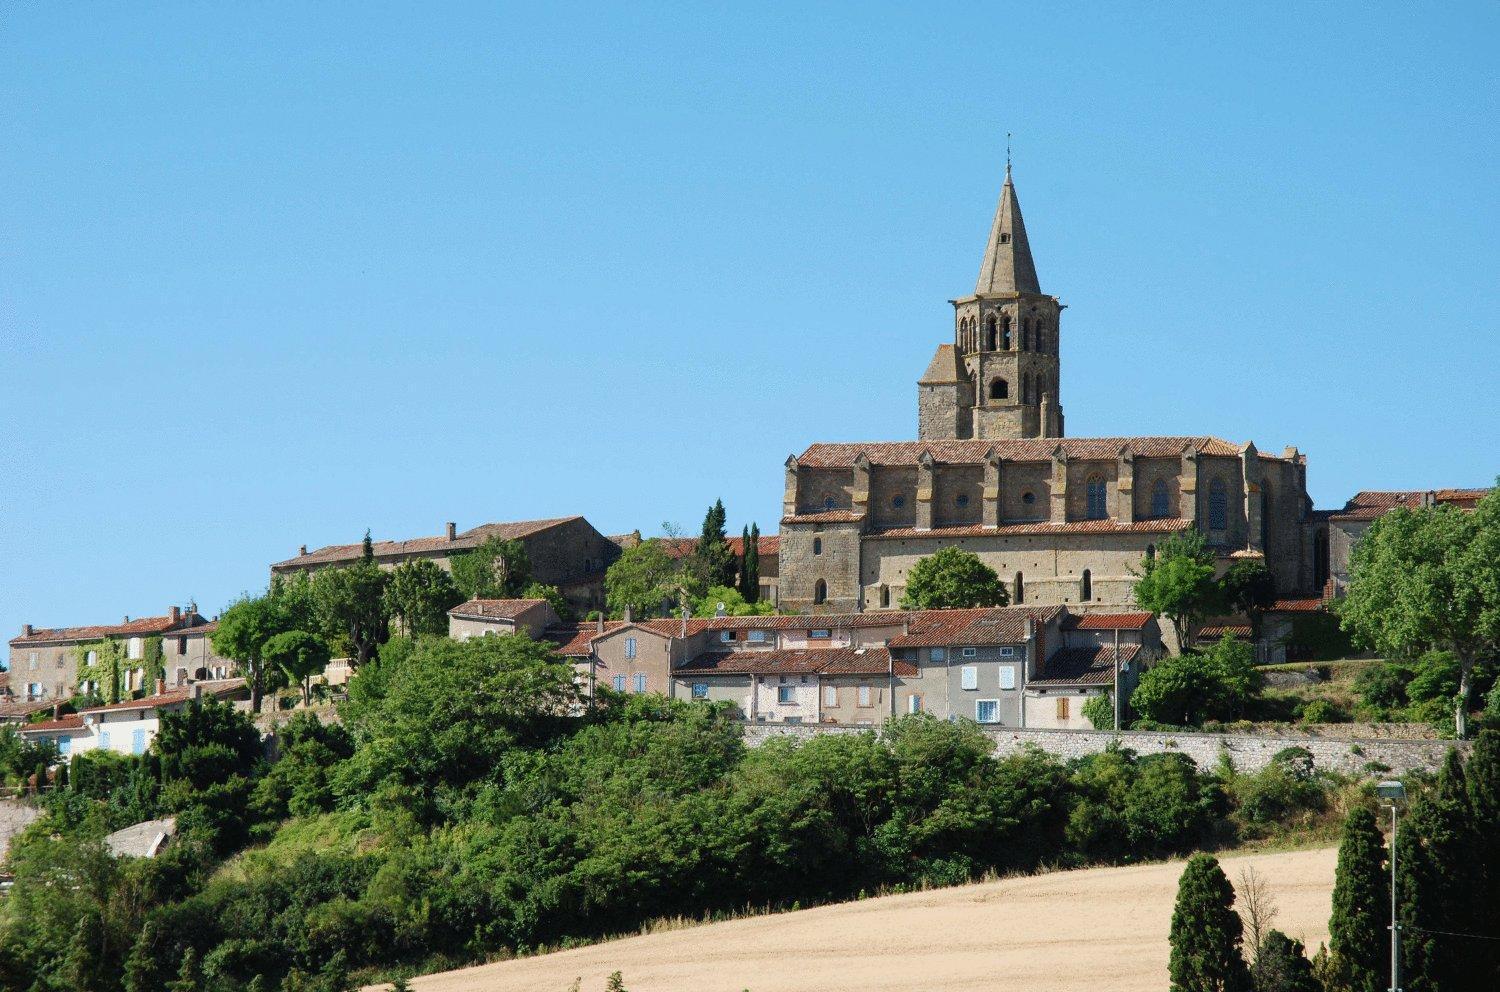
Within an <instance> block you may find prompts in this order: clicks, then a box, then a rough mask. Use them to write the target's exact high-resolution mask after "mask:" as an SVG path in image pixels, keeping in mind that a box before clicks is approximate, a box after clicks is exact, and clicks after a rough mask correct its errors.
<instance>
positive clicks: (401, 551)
mask: <svg viewBox="0 0 1500 992" xmlns="http://www.w3.org/2000/svg"><path fill="white" fill-rule="evenodd" d="M582 519H583V518H582V517H579V516H572V517H554V518H552V519H549V520H518V521H514V522H511V523H498V524H480V525H479V526H478V527H475V528H473V529H471V530H466V531H464V532H463V533H462V534H459V535H457V536H456V537H454V539H453V540H451V541H450V540H448V536H447V535H446V534H439V535H437V536H436V537H414V538H410V539H408V540H405V541H375V542H373V544H372V545H371V549H372V550H373V551H374V553H375V557H377V558H384V557H390V556H393V555H416V554H431V553H436V552H439V551H470V550H472V549H474V548H477V547H479V546H480V545H481V544H483V543H484V542H485V539H486V538H489V537H500V538H503V539H504V540H507V541H518V540H520V539H522V538H525V537H530V536H531V535H533V534H540V533H541V532H542V531H544V530H551V529H552V528H553V527H557V526H559V525H560V524H565V523H568V522H570V521H573V520H582ZM363 554H364V542H359V543H357V544H330V545H328V546H327V547H322V548H318V549H317V550H316V551H309V552H308V553H307V554H305V555H297V556H296V557H295V558H288V559H287V560H285V561H278V562H276V563H275V564H274V565H272V566H271V568H273V569H277V568H302V567H306V566H311V565H326V564H330V563H332V562H341V561H354V560H356V559H358V558H359V557H360V556H361V555H363Z"/></svg>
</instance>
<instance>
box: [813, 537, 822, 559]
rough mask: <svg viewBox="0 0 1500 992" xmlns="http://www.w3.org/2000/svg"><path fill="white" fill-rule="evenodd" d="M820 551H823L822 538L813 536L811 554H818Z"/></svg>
mask: <svg viewBox="0 0 1500 992" xmlns="http://www.w3.org/2000/svg"><path fill="white" fill-rule="evenodd" d="M822 553H823V539H822V538H821V537H815V538H813V554H815V555H820V554H822Z"/></svg>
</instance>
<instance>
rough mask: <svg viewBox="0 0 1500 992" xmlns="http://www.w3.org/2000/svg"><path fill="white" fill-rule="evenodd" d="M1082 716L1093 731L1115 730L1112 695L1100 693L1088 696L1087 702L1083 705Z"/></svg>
mask: <svg viewBox="0 0 1500 992" xmlns="http://www.w3.org/2000/svg"><path fill="white" fill-rule="evenodd" d="M1083 715H1084V716H1085V717H1086V718H1087V719H1088V721H1089V725H1090V726H1092V727H1093V728H1094V729H1095V730H1113V729H1115V703H1114V695H1113V694H1112V693H1108V692H1101V693H1099V694H1098V695H1096V696H1090V697H1089V698H1088V702H1086V703H1084V704H1083Z"/></svg>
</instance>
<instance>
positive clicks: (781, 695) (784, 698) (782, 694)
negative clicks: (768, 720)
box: [776, 685, 797, 705]
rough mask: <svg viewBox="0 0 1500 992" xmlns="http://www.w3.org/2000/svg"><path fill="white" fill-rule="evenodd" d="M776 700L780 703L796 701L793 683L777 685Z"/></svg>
mask: <svg viewBox="0 0 1500 992" xmlns="http://www.w3.org/2000/svg"><path fill="white" fill-rule="evenodd" d="M776 701H777V702H778V703H781V704H782V705H786V704H788V703H795V702H796V701H797V687H796V686H794V685H778V686H777V687H776Z"/></svg>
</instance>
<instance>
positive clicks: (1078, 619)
mask: <svg viewBox="0 0 1500 992" xmlns="http://www.w3.org/2000/svg"><path fill="white" fill-rule="evenodd" d="M1154 616H1155V614H1154V613H1145V612H1141V613H1071V614H1069V615H1068V618H1067V619H1066V620H1064V621H1063V629H1064V630H1144V629H1145V628H1146V625H1147V624H1148V623H1150V622H1151V619H1152V617H1154Z"/></svg>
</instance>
